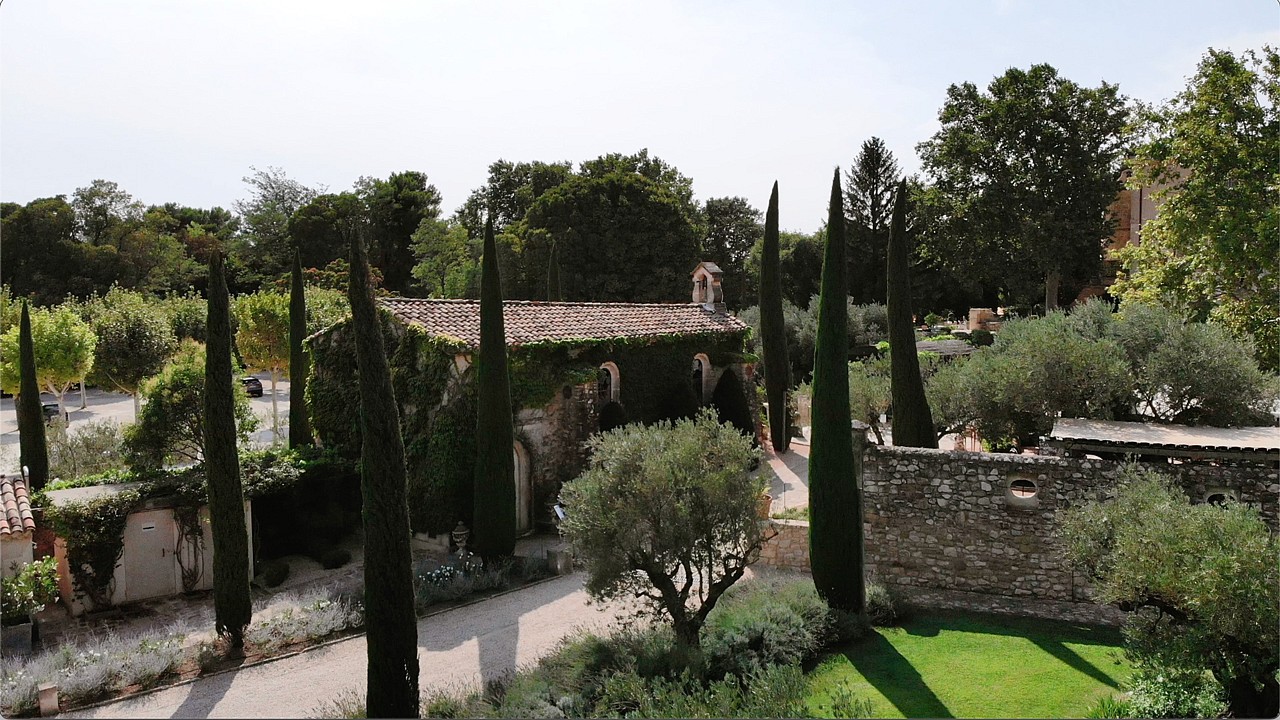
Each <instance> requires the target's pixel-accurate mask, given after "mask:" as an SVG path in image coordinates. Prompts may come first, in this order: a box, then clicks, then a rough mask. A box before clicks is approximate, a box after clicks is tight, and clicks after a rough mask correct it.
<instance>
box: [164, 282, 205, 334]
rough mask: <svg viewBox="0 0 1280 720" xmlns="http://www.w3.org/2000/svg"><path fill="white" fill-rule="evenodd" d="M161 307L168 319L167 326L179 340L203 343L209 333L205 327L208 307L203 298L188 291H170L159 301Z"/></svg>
mask: <svg viewBox="0 0 1280 720" xmlns="http://www.w3.org/2000/svg"><path fill="white" fill-rule="evenodd" d="M161 307H162V308H163V309H164V311H165V316H166V318H167V319H168V320H169V328H170V329H171V330H172V331H173V336H174V337H175V338H177V339H178V341H179V342H181V341H183V340H195V341H196V342H198V343H201V344H203V343H204V341H205V340H206V339H207V338H208V336H209V333H208V330H207V328H206V327H205V323H206V322H208V309H207V308H206V304H205V299H204V298H202V297H200V296H199V295H197V294H195V293H193V292H188V293H186V294H185V295H178V294H176V293H171V294H169V295H166V296H165V298H164V300H163V301H161Z"/></svg>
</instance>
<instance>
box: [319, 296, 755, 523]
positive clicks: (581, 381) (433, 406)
mask: <svg viewBox="0 0 1280 720" xmlns="http://www.w3.org/2000/svg"><path fill="white" fill-rule="evenodd" d="M383 328H384V332H383V337H384V338H385V341H386V343H387V356H388V359H389V362H390V365H391V377H392V384H393V385H394V387H395V392H396V401H397V404H398V405H399V407H400V422H401V431H402V432H403V433H404V443H405V456H406V463H407V465H408V468H407V470H408V481H409V516H410V523H411V525H412V526H413V529H414V531H415V532H427V533H431V534H439V533H442V532H448V531H450V530H452V529H453V527H454V525H455V524H456V523H457V522H458V520H462V521H464V522H466V523H467V524H468V525H470V513H471V492H472V489H471V488H472V470H473V467H474V464H475V452H476V449H475V426H476V409H475V400H474V387H473V386H472V383H471V377H472V368H471V366H470V364H469V355H468V354H467V350H466V348H464V347H463V346H461V345H460V344H457V343H453V342H450V341H447V340H444V339H441V338H438V337H433V336H431V335H428V334H427V333H426V332H424V331H423V330H422V329H421V328H418V327H416V326H412V325H405V324H403V323H401V322H399V321H397V320H396V319H394V318H393V317H392V316H391V315H390V314H389V313H386V312H385V311H384V312H383ZM745 334H746V331H743V333H739V334H705V335H669V336H661V337H656V338H643V339H625V338H624V339H614V340H604V341H575V342H547V343H539V344H534V345H524V346H520V347H514V348H509V350H508V363H509V366H510V372H511V396H512V398H511V399H512V405H513V408H512V410H513V412H514V413H515V414H516V415H517V417H518V418H522V419H520V420H518V421H517V425H518V427H517V439H519V440H521V442H522V444H523V445H524V446H525V449H526V450H527V451H528V452H529V453H530V455H531V456H532V457H531V463H532V476H533V477H532V484H533V493H534V500H533V507H534V516H535V518H537V517H540V516H541V514H542V509H543V508H544V506H545V505H546V504H547V503H548V501H549V500H550V499H552V498H554V497H555V495H556V494H557V493H558V492H559V487H560V484H561V483H563V482H565V481H566V480H569V479H571V478H573V477H575V476H576V475H577V473H578V472H579V471H581V469H582V466H583V463H584V462H585V457H584V450H583V448H582V443H583V441H585V440H586V439H587V437H588V436H589V435H590V434H591V433H593V432H595V431H596V430H597V429H598V427H599V426H598V423H597V418H596V415H595V412H594V411H595V409H596V408H595V407H594V404H595V403H596V400H597V398H596V396H595V392H594V388H595V382H596V377H597V371H598V368H599V367H600V365H601V364H602V363H604V362H606V361H612V362H614V363H616V364H617V366H618V371H619V376H620V378H621V387H620V391H621V392H620V402H621V403H622V405H623V407H624V408H625V410H626V414H627V419H628V420H629V421H631V422H637V421H639V422H646V423H650V422H656V421H658V420H662V419H668V418H675V417H683V416H688V415H691V414H693V413H694V412H695V411H696V409H697V405H698V398H697V394H696V392H695V390H694V387H693V381H692V366H693V358H694V356H695V355H697V354H699V353H705V354H706V355H707V356H708V358H709V359H710V360H711V362H712V364H713V365H715V366H717V367H721V366H724V365H730V364H734V363H740V362H750V361H751V360H753V358H752V357H750V356H748V355H744V354H742V348H743V343H744V341H745ZM352 342H353V339H352V337H351V333H350V332H349V328H348V327H347V325H346V324H345V323H340V324H338V325H336V326H334V327H332V328H330V329H329V330H327V331H325V332H324V333H322V334H320V335H316V336H313V337H312V338H311V339H310V340H308V345H309V347H310V351H311V357H312V362H311V379H310V381H309V382H308V383H307V397H306V402H307V403H308V405H309V407H310V410H311V418H312V425H313V427H314V429H315V433H316V437H318V438H319V439H320V441H321V442H322V443H324V444H325V446H327V447H333V448H336V449H337V450H338V451H339V452H340V453H342V454H343V455H345V456H347V457H350V458H352V459H358V458H359V456H360V428H359V409H360V400H359V397H358V392H357V381H356V378H357V375H356V372H357V370H356V363H355V352H354V346H353V344H352ZM459 355H462V356H463V357H466V358H467V362H462V363H459V362H457V361H456V360H455V358H457V357H458V356H459ZM747 390H748V391H749V388H748V389H747ZM708 399H709V398H708ZM521 410H536V411H538V412H536V413H528V412H526V413H524V414H523V416H522V415H521V413H520V411H521ZM522 436H523V437H522Z"/></svg>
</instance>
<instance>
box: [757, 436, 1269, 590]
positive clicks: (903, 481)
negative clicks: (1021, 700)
mask: <svg viewBox="0 0 1280 720" xmlns="http://www.w3.org/2000/svg"><path fill="white" fill-rule="evenodd" d="M1120 468H1121V465H1119V464H1117V463H1112V462H1105V461H1100V460H1087V459H1076V458H1060V457H1037V456H1024V455H1005V454H996V453H972V452H960V451H947V450H926V449H920V448H897V447H881V446H878V445H871V446H869V447H868V448H867V450H866V452H865V454H864V456H863V478H862V480H863V482H862V485H863V502H864V506H865V507H864V509H865V530H866V567H867V571H868V573H869V574H870V575H872V576H874V577H875V578H877V579H878V580H879V581H880V582H882V583H884V584H886V585H888V586H891V587H892V586H898V587H900V588H914V589H917V590H945V591H960V592H966V593H980V594H985V595H988V596H996V598H1024V599H1027V600H1042V601H1052V602H1088V601H1089V600H1090V599H1091V589H1090V587H1089V585H1088V583H1087V582H1086V581H1085V579H1084V577H1083V576H1082V575H1081V574H1080V573H1078V572H1075V571H1073V569H1072V568H1071V567H1070V566H1069V565H1068V564H1067V562H1066V559H1065V557H1064V556H1063V553H1062V547H1061V545H1060V543H1059V540H1058V538H1057V534H1058V527H1059V513H1061V512H1062V511H1064V510H1065V509H1066V508H1068V507H1070V506H1072V505H1076V504H1079V503H1082V502H1087V501H1091V500H1102V499H1105V498H1106V497H1107V496H1108V494H1109V493H1110V491H1111V490H1112V488H1113V487H1114V485H1115V479H1116V475H1117V473H1118V472H1119V470H1120ZM1159 469H1160V470H1162V471H1163V472H1166V473H1167V474H1169V475H1171V476H1173V477H1175V478H1176V479H1177V480H1178V481H1179V483H1180V484H1181V485H1182V487H1183V488H1184V489H1185V490H1186V491H1187V494H1188V495H1189V496H1190V497H1191V498H1192V500H1193V501H1195V502H1202V501H1204V500H1205V499H1207V498H1208V497H1209V496H1210V495H1212V494H1215V493H1225V494H1229V495H1232V496H1234V497H1235V498H1236V499H1238V500H1240V501H1242V502H1247V503H1251V504H1253V505H1254V506H1255V507H1258V508H1259V510H1260V512H1261V514H1262V516H1263V518H1264V520H1266V522H1267V523H1268V524H1269V525H1271V527H1273V528H1275V527H1276V526H1277V496H1280V473H1278V471H1277V469H1276V468H1275V467H1266V466H1257V465H1239V466H1209V465H1191V464H1187V465H1161V466H1159ZM772 526H773V530H776V531H777V534H776V535H774V536H773V537H772V539H770V540H769V541H768V542H767V543H766V545H765V547H764V549H763V550H762V552H761V562H762V563H763V564H766V565H772V566H777V567H787V568H791V569H803V570H807V569H809V557H808V540H807V533H808V523H805V522H802V521H784V520H774V521H772ZM993 602H995V598H993ZM998 604H1003V601H1001V603H998Z"/></svg>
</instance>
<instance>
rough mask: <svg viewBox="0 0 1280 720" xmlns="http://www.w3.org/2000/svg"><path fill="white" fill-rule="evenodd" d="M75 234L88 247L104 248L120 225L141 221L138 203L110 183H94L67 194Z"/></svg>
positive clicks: (108, 181) (106, 181) (140, 207)
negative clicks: (69, 198) (69, 194)
mask: <svg viewBox="0 0 1280 720" xmlns="http://www.w3.org/2000/svg"><path fill="white" fill-rule="evenodd" d="M71 207H72V208H73V209H74V210H75V214H76V234H77V235H78V236H79V238H80V241H81V242H84V243H87V244H89V245H106V244H108V242H110V240H111V239H112V238H113V235H114V234H115V233H116V232H118V230H119V228H120V227H121V226H122V225H126V224H130V223H135V222H137V221H139V220H141V218H142V212H143V210H142V203H139V202H137V201H136V200H134V199H133V196H132V195H130V194H129V193H128V192H125V190H124V189H122V188H121V187H120V185H119V184H117V183H114V182H111V181H110V180H94V181H93V182H92V183H90V184H89V185H88V186H87V187H82V188H76V191H75V192H74V193H72V195H71Z"/></svg>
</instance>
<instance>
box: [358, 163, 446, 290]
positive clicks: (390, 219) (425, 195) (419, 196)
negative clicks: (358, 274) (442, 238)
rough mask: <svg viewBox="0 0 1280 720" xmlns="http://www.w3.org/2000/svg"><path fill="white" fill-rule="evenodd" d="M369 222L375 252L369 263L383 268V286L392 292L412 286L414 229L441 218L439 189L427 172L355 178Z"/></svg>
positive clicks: (370, 237) (370, 236)
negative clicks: (430, 179) (377, 177)
mask: <svg viewBox="0 0 1280 720" xmlns="http://www.w3.org/2000/svg"><path fill="white" fill-rule="evenodd" d="M355 192H356V195H357V196H358V197H359V198H360V199H361V201H362V203H363V205H364V207H365V212H366V215H367V217H368V222H369V225H368V227H369V239H370V241H371V242H372V248H373V250H374V251H375V252H374V253H373V257H372V258H371V259H370V262H371V263H372V264H373V265H374V266H375V267H377V268H379V269H380V270H382V277H383V285H384V286H385V287H386V288H387V289H388V290H390V291H391V292H396V293H403V292H405V291H406V290H407V289H408V288H409V281H410V280H411V279H412V271H413V265H414V263H413V261H414V254H413V241H412V237H413V234H414V231H415V230H417V229H418V227H419V226H421V224H422V223H423V221H426V220H437V219H439V217H440V192H439V191H438V190H436V186H435V185H431V184H429V183H427V175H426V173H421V172H414V171H407V172H397V173H392V174H391V175H390V176H389V177H388V178H387V179H386V180H379V179H376V178H370V177H362V178H360V179H359V180H357V181H356V188H355Z"/></svg>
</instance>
